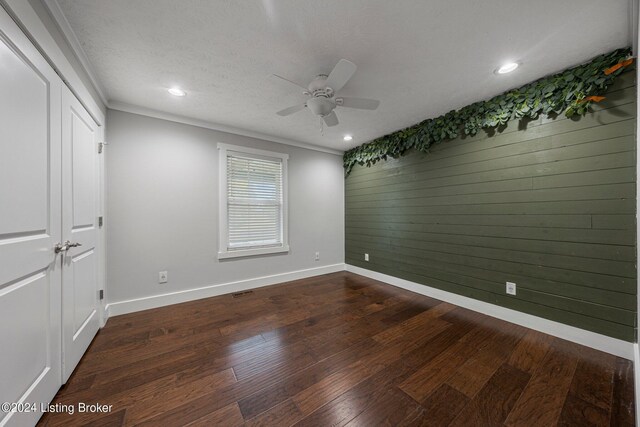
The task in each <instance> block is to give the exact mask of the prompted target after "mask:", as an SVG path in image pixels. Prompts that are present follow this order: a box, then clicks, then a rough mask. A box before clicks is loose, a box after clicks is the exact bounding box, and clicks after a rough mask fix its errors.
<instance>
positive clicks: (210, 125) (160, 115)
mask: <svg viewBox="0 0 640 427" xmlns="http://www.w3.org/2000/svg"><path fill="white" fill-rule="evenodd" d="M108 108H109V109H111V110H118V111H124V112H125V113H132V114H139V115H141V116H147V117H153V118H155V119H162V120H168V121H170V122H176V123H182V124H186V125H191V126H197V127H201V128H205V129H211V130H216V131H219V132H226V133H231V134H235V135H242V136H247V137H249V138H256V139H262V140H265V141H270V142H277V143H278V144H285V145H292V146H294V147H299V148H305V149H307V150H313V151H320V152H323V153H329V154H335V155H338V156H342V155H343V154H344V152H343V151H339V150H334V149H331V148H327V147H321V146H319V145H313V144H305V143H304V142H298V141H294V140H292V139H287V138H280V137H278V136H274V135H268V134H264V133H260V132H254V131H250V130H246V129H240V128H236V127H233V126H227V125H222V124H219V123H214V122H210V121H207V120H200V119H192V118H190V117H185V116H180V115H177V114H172V113H165V112H163V111H158V110H153V109H151V108H146V107H138V106H136V105H131V104H127V103H124V102H117V101H112V102H110V103H109V105H108Z"/></svg>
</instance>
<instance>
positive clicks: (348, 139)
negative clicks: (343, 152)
mask: <svg viewBox="0 0 640 427" xmlns="http://www.w3.org/2000/svg"><path fill="white" fill-rule="evenodd" d="M342 139H344V140H345V141H351V140H352V139H353V137H352V136H351V135H345V136H344V138H342Z"/></svg>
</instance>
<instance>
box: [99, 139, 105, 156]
mask: <svg viewBox="0 0 640 427" xmlns="http://www.w3.org/2000/svg"><path fill="white" fill-rule="evenodd" d="M103 149H104V142H98V154H102V150H103Z"/></svg>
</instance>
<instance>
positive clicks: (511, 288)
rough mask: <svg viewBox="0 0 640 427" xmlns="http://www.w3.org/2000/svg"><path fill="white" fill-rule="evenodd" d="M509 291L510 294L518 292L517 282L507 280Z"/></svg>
mask: <svg viewBox="0 0 640 427" xmlns="http://www.w3.org/2000/svg"><path fill="white" fill-rule="evenodd" d="M507 293H508V294H509V295H515V294H516V284H515V283H513V282H507Z"/></svg>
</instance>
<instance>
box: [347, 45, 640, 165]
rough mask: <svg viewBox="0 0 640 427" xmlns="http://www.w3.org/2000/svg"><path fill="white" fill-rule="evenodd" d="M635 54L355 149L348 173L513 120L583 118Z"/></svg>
mask: <svg viewBox="0 0 640 427" xmlns="http://www.w3.org/2000/svg"><path fill="white" fill-rule="evenodd" d="M630 54H631V49H630V48H624V49H618V50H615V51H613V52H610V53H607V54H604V55H600V56H598V57H596V58H594V59H592V60H591V61H590V62H589V63H587V64H583V65H579V66H577V67H575V68H570V69H568V70H565V71H563V72H561V73H558V74H554V75H552V76H548V77H544V78H542V79H540V80H536V81H535V82H533V83H529V84H527V85H524V86H522V87H520V88H518V89H513V90H510V91H508V92H505V93H503V94H501V95H498V96H496V97H494V98H491V99H490V100H488V101H480V102H476V103H474V104H471V105H468V106H466V107H464V108H461V109H460V110H452V111H450V112H448V113H447V114H445V115H443V116H440V117H437V118H435V119H427V120H424V121H422V122H420V123H418V124H416V125H413V126H411V127H408V128H405V129H402V130H399V131H396V132H393V133H391V134H389V135H386V136H383V137H380V138H378V139H375V140H373V141H371V142H369V143H366V144H363V145H360V146H358V147H355V148H353V149H351V150H349V151H347V152H346V153H344V168H345V172H346V175H347V176H348V175H349V173H350V172H351V170H352V169H353V167H354V166H355V165H356V164H358V165H366V166H367V167H368V166H371V165H373V164H375V163H377V162H379V161H381V160H386V159H387V158H388V157H392V158H397V157H399V156H401V155H403V154H405V153H406V152H407V151H408V150H410V149H412V148H415V149H416V150H419V151H427V150H428V149H429V147H430V146H431V145H432V144H437V143H439V142H442V141H444V140H450V139H454V138H457V137H458V136H459V135H460V132H461V131H462V132H464V134H465V135H475V134H476V133H477V132H478V131H479V130H480V129H483V128H485V129H486V128H495V127H497V126H501V125H505V124H506V123H507V122H508V121H509V120H511V119H512V118H517V119H521V118H525V117H528V118H532V119H535V118H536V117H538V115H539V114H540V113H543V114H546V115H549V114H560V113H562V112H564V114H565V115H566V116H567V117H572V116H575V115H584V114H585V113H586V112H587V111H588V109H589V106H590V105H591V104H592V103H593V102H598V101H600V100H601V99H603V98H602V97H598V96H595V95H598V94H601V93H603V92H604V91H605V90H606V89H607V87H609V86H610V85H611V83H613V80H614V79H615V77H616V76H618V75H619V74H620V73H622V70H623V69H624V67H626V66H627V65H629V63H630V62H631V61H628V60H627V58H628V57H629V55H630ZM625 60H627V61H625ZM623 61H624V62H623ZM605 70H606V71H607V73H605Z"/></svg>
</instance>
